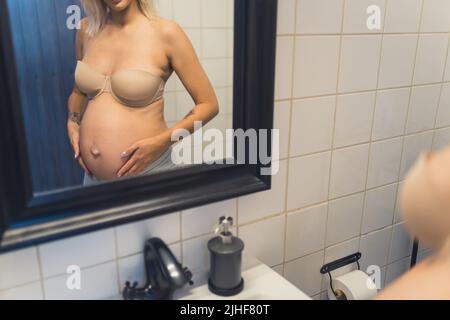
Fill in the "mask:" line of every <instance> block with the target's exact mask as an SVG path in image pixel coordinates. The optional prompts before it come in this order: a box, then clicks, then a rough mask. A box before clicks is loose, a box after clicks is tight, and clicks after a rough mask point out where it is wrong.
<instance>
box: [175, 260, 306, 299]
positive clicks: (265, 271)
mask: <svg viewBox="0 0 450 320" xmlns="http://www.w3.org/2000/svg"><path fill="white" fill-rule="evenodd" d="M243 260H244V263H243V268H242V277H243V278H244V290H243V291H242V292H241V293H239V294H237V295H235V296H232V297H222V296H218V295H215V294H214V293H212V292H210V291H209V289H208V284H207V279H208V274H207V272H204V273H203V275H201V276H200V277H197V279H194V281H195V284H194V286H191V287H189V286H186V287H185V288H183V289H181V290H178V291H177V292H175V296H174V298H175V299H180V300H311V298H310V297H309V296H308V295H306V294H305V293H303V292H302V291H300V290H299V289H298V288H297V287H295V286H294V285H293V284H291V283H290V282H289V281H287V280H286V279H285V278H283V277H282V276H281V275H279V274H278V273H277V272H275V271H274V270H273V269H272V268H270V267H268V266H266V265H265V264H263V263H261V262H260V261H258V260H256V259H254V258H249V257H245V256H244V259H243Z"/></svg>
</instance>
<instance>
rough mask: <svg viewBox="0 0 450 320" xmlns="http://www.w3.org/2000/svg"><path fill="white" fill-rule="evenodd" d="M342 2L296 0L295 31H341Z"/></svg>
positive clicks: (340, 0) (305, 32) (338, 0)
mask: <svg viewBox="0 0 450 320" xmlns="http://www.w3.org/2000/svg"><path fill="white" fill-rule="evenodd" d="M281 2H283V1H281ZM343 3H344V1H343V0H298V4H297V28H296V32H297V33H303V34H320V33H327V34H330V33H341V29H342V15H343Z"/></svg>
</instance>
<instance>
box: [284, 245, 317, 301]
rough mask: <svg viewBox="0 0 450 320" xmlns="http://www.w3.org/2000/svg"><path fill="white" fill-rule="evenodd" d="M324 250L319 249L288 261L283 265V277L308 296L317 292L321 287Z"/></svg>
mask: <svg viewBox="0 0 450 320" xmlns="http://www.w3.org/2000/svg"><path fill="white" fill-rule="evenodd" d="M323 257H324V252H323V251H320V252H317V253H314V254H311V255H309V256H306V257H303V258H300V259H297V260H294V261H290V262H288V263H286V264H285V266H284V277H285V278H286V279H287V280H288V281H290V282H291V283H292V284H294V285H295V286H296V287H297V288H299V289H300V290H302V291H303V292H304V293H306V294H307V295H309V296H313V295H315V294H318V293H319V292H320V290H321V288H322V274H321V273H320V271H319V270H320V268H321V267H322V265H323Z"/></svg>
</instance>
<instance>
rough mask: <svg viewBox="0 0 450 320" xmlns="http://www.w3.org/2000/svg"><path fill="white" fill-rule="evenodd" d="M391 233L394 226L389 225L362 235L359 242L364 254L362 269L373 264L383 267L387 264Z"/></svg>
mask: <svg viewBox="0 0 450 320" xmlns="http://www.w3.org/2000/svg"><path fill="white" fill-rule="evenodd" d="M391 233H392V228H391V227H387V228H385V229H382V230H378V231H375V232H372V233H368V234H366V235H363V236H362V237H361V242H360V244H359V250H360V252H361V254H362V257H361V260H360V264H361V270H366V269H367V267H368V266H371V265H375V266H378V267H380V268H381V267H383V266H385V265H386V264H387V261H388V255H389V246H390V243H391Z"/></svg>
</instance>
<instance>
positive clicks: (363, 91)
mask: <svg viewBox="0 0 450 320" xmlns="http://www.w3.org/2000/svg"><path fill="white" fill-rule="evenodd" d="M442 83H445V84H446V83H450V81H438V82H426V83H417V84H414V83H411V84H408V85H402V86H394V87H381V88H372V89H366V90H356V91H338V90H337V91H336V92H332V93H323V94H318V95H312V96H303V97H292V98H280V99H275V100H274V101H275V102H282V101H286V100H296V101H297V100H310V99H315V98H326V97H333V96H346V95H357V94H361V93H373V92H376V91H390V90H398V89H409V88H416V87H428V86H433V85H440V84H442ZM172 92H173V91H172Z"/></svg>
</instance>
